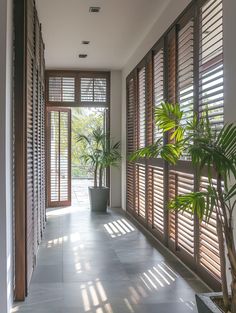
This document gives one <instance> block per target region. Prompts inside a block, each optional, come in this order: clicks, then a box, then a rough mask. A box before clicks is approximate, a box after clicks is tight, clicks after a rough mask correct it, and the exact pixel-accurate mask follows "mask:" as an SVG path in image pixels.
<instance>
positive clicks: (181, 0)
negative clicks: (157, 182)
mask: <svg viewBox="0 0 236 313" xmlns="http://www.w3.org/2000/svg"><path fill="white" fill-rule="evenodd" d="M226 1H230V0H226ZM232 1H234V0H232ZM189 3H190V0H178V1H176V0H170V1H169V3H168V5H167V7H166V8H165V10H164V11H163V12H162V14H161V16H160V17H159V18H158V19H157V21H156V23H155V24H154V25H153V27H152V28H151V30H150V31H149V33H148V34H147V35H146V37H145V38H144V39H143V41H142V42H140V44H139V45H138V48H137V49H136V51H135V52H134V53H133V55H132V56H131V57H130V58H129V60H128V62H127V64H126V66H125V67H124V68H123V71H122V128H121V129H122V156H123V158H122V208H123V209H124V210H125V209H126V159H125V156H126V77H127V75H128V74H129V73H130V72H131V71H132V70H133V68H134V67H135V66H136V65H137V64H138V63H139V61H141V60H142V58H143V57H144V56H145V55H146V53H147V52H148V51H149V50H150V49H151V48H152V46H153V45H154V44H155V43H156V42H157V41H158V39H159V38H160V37H161V36H162V35H163V33H164V32H165V31H166V30H167V29H168V27H169V26H170V25H171V24H172V23H173V22H174V20H175V19H176V18H177V17H178V15H179V14H180V13H181V12H182V11H183V10H184V9H185V7H186V6H187V5H188V4H189Z"/></svg>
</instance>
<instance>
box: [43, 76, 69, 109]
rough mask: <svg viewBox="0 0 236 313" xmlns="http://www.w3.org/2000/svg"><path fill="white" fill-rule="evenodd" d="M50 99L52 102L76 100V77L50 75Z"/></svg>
mask: <svg viewBox="0 0 236 313" xmlns="http://www.w3.org/2000/svg"><path fill="white" fill-rule="evenodd" d="M48 101H49V102H52V103H53V102H55V103H58V102H59V103H60V102H70V103H73V102H75V77H66V76H65V77H61V76H53V77H49V78H48Z"/></svg>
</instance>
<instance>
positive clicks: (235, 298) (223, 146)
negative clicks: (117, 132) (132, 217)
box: [130, 103, 236, 313]
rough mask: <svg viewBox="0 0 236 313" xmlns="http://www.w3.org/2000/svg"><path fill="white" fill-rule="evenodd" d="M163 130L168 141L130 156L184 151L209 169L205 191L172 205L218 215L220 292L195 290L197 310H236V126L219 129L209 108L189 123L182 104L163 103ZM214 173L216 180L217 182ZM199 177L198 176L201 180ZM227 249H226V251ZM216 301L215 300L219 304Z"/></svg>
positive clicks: (175, 156) (159, 118) (168, 156)
mask: <svg viewBox="0 0 236 313" xmlns="http://www.w3.org/2000/svg"><path fill="white" fill-rule="evenodd" d="M155 121H156V124H157V126H158V127H159V129H161V130H162V132H163V133H164V134H166V136H168V138H169V142H168V143H166V144H165V143H164V144H163V143H162V141H161V140H158V141H157V142H156V143H155V144H152V145H150V146H148V147H145V148H143V149H140V150H138V151H136V152H135V153H133V154H132V155H131V157H130V160H131V161H132V160H133V161H134V160H137V159H138V158H140V157H146V158H150V157H157V156H160V157H161V158H163V159H164V160H166V161H168V162H169V163H171V164H173V165H175V164H176V163H177V162H178V160H179V159H180V158H181V156H182V155H183V154H184V155H185V156H186V154H187V155H188V156H189V157H190V158H191V161H192V164H193V166H194V167H195V168H196V173H197V175H199V177H200V176H201V174H202V172H203V170H207V173H208V188H207V190H206V191H201V189H199V191H197V192H191V193H188V194H181V195H178V196H176V197H175V198H174V199H173V200H171V201H170V203H169V208H170V210H177V211H180V212H181V211H188V212H191V213H192V214H197V216H198V218H199V220H200V221H201V220H203V219H204V220H206V221H207V220H208V219H209V218H210V217H211V215H212V213H213V211H214V212H215V214H216V221H217V235H218V240H219V246H220V249H219V251H220V260H221V282H222V293H221V294H218V293H211V294H201V295H196V300H197V305H198V310H199V312H201V313H202V312H204V313H205V312H222V311H224V312H231V313H236V250H235V241H234V240H235V239H234V235H235V234H234V225H233V223H234V221H233V217H234V216H233V214H234V210H235V206H236V200H235V196H236V184H235V180H236V125H235V124H228V125H225V126H224V127H223V128H222V129H221V130H217V129H214V128H213V127H212V126H211V124H210V118H209V116H208V112H207V110H206V111H205V112H203V113H202V114H201V116H197V114H195V115H194V117H193V118H192V119H191V120H189V121H188V122H187V123H186V120H185V122H184V121H183V112H182V111H181V109H180V106H179V105H178V104H169V103H163V104H162V105H161V106H160V107H158V108H157V109H156V110H155ZM213 178H215V179H216V184H213ZM198 181H199V180H198ZM225 250H226V251H225ZM226 255H227V258H228V262H229V265H230V273H231V284H230V292H228V285H227V279H226V269H227V267H226ZM216 303H217V304H216Z"/></svg>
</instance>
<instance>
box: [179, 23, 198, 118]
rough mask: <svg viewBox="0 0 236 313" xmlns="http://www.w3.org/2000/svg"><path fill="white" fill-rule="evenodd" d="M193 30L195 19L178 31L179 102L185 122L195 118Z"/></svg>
mask: <svg viewBox="0 0 236 313" xmlns="http://www.w3.org/2000/svg"><path fill="white" fill-rule="evenodd" d="M193 32H194V28H193V19H191V20H190V21H189V22H188V23H187V24H186V25H185V26H184V27H182V28H181V29H180V30H179V32H178V76H177V78H178V103H179V104H180V108H181V110H182V111H183V112H184V114H183V123H184V124H186V123H187V122H189V121H191V119H192V118H193V103H194V92H193V91H194V82H193V78H194V77H193Z"/></svg>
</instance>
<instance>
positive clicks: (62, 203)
mask: <svg viewBox="0 0 236 313" xmlns="http://www.w3.org/2000/svg"><path fill="white" fill-rule="evenodd" d="M53 111H55V112H59V123H60V112H67V113H68V117H69V121H70V122H69V125H68V133H69V137H68V151H69V154H68V188H69V194H68V196H69V197H68V201H59V202H53V203H52V202H51V201H50V196H51V188H50V186H51V185H50V173H51V166H50V165H51V163H50V148H51V145H50V143H51V140H50V134H51V123H50V112H53ZM59 129H60V126H59ZM59 145H60V135H59ZM46 165H47V166H46V182H47V188H46V197H47V207H48V208H51V207H62V206H71V198H72V197H71V109H70V108H62V107H47V108H46ZM59 185H60V179H59Z"/></svg>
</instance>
